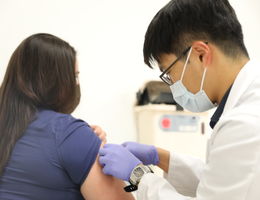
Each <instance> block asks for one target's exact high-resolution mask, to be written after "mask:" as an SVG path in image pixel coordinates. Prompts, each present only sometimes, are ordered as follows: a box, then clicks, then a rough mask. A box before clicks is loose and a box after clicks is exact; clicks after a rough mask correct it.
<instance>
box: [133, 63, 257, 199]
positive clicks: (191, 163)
mask: <svg viewBox="0 0 260 200" xmlns="http://www.w3.org/2000/svg"><path fill="white" fill-rule="evenodd" d="M206 158H207V159H206V163H203V162H202V161H200V160H199V159H195V158H192V157H187V156H183V155H179V154H177V153H171V156H170V166H169V172H168V174H165V178H163V177H159V176H156V175H154V174H146V175H144V177H143V178H142V180H141V182H140V184H139V189H138V191H137V199H138V200H148V199H149V200H188V199H192V200H193V199H194V200H195V199H196V200H260V64H257V63H255V62H254V61H249V62H248V63H247V64H246V65H245V66H244V67H243V68H242V69H241V71H240V72H239V74H238V76H237V78H236V80H235V82H234V84H233V86H232V88H231V91H230V94H229V97H228V99H227V102H226V105H225V108H224V111H223V114H222V116H221V118H220V120H219V122H218V123H217V124H216V126H215V128H214V129H213V133H212V135H211V138H210V139H209V141H208V149H207V157H206Z"/></svg>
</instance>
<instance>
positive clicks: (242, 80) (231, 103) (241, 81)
mask: <svg viewBox="0 0 260 200" xmlns="http://www.w3.org/2000/svg"><path fill="white" fill-rule="evenodd" d="M259 68H260V65H259V64H258V63H257V62H255V61H252V60H250V61H248V62H247V63H246V64H245V66H244V67H243V68H242V69H241V70H240V72H239V73H238V75H237V77H236V79H235V81H234V83H233V86H232V89H231V91H230V94H229V97H228V99H227V102H226V105H225V108H224V111H223V114H222V115H225V113H226V112H227V111H228V110H230V109H232V108H233V107H235V106H236V104H238V103H239V100H240V97H241V96H242V95H243V94H244V93H245V91H246V90H247V88H248V87H249V85H250V84H251V83H252V82H253V81H254V80H255V78H256V77H257V76H259V73H260V69H259Z"/></svg>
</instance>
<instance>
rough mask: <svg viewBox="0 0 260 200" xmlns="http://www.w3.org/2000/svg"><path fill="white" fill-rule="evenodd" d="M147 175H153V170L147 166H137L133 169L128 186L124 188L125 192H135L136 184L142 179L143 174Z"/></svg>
mask: <svg viewBox="0 0 260 200" xmlns="http://www.w3.org/2000/svg"><path fill="white" fill-rule="evenodd" d="M148 173H153V170H152V169H151V168H150V167H149V166H146V165H143V164H139V165H137V166H136V167H135V168H134V169H133V171H132V173H131V175H130V179H129V182H130V185H129V186H126V187H125V188H124V189H125V191H126V192H133V191H135V190H137V189H138V184H139V182H140V180H141V178H142V177H143V175H144V174H148Z"/></svg>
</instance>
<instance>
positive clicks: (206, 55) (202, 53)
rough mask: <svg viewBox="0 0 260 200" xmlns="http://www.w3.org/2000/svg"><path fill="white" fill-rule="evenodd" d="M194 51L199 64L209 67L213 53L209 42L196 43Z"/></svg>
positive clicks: (194, 43)
mask: <svg viewBox="0 0 260 200" xmlns="http://www.w3.org/2000/svg"><path fill="white" fill-rule="evenodd" d="M192 50H193V52H194V53H195V54H196V55H197V56H198V58H199V62H201V63H202V65H203V66H209V64H210V63H211V57H212V51H211V48H210V47H209V45H208V42H203V41H195V42H193V43H192Z"/></svg>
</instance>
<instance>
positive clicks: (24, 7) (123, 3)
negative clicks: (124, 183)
mask: <svg viewBox="0 0 260 200" xmlns="http://www.w3.org/2000/svg"><path fill="white" fill-rule="evenodd" d="M167 2H168V0H110V1H107V0H44V1H40V0H0V24H1V27H0V36H1V37H0V80H2V78H3V75H4V72H5V69H6V66H7V63H8V60H9V58H10V56H11V53H12V52H13V51H14V49H15V48H16V47H17V46H18V44H19V43H20V42H21V41H22V40H23V39H24V38H26V37H27V36H29V35H31V34H33V33H38V32H48V33H51V34H54V35H57V36H59V37H61V38H63V39H65V40H67V41H68V42H70V43H71V45H72V46H74V47H75V48H76V50H77V51H78V60H79V67H80V81H81V88H82V101H81V103H80V106H79V107H78V109H77V110H76V112H75V113H74V115H75V116H77V117H80V118H83V119H84V120H86V121H87V122H89V123H91V124H99V125H101V126H102V127H103V128H104V129H105V130H106V131H107V133H108V140H109V141H110V142H116V143H121V142H123V141H125V140H135V139H136V131H135V126H134V119H133V109H132V108H133V105H134V103H135V93H136V92H137V90H138V88H139V87H140V86H141V85H142V84H143V83H144V82H145V81H146V80H150V79H157V77H158V73H157V72H158V71H156V70H151V69H149V68H148V67H146V66H145V65H144V64H143V58H142V45H143V39H144V34H145V31H146V28H147V26H148V24H149V22H150V20H151V19H152V17H153V16H154V15H155V13H156V12H157V11H158V10H159V9H160V8H161V7H162V6H163V5H165V4H166V3H167ZM231 3H232V5H234V7H235V9H236V11H237V14H238V17H239V19H240V20H241V23H242V25H243V28H244V33H245V41H246V44H247V47H248V49H249V52H250V54H251V56H252V57H259V58H260V47H259V46H260V40H259V38H258V35H259V33H260V25H259V22H258V21H259V19H260V13H259V12H258V11H259V10H260V3H259V1H258V0H247V1H245V0H232V1H231Z"/></svg>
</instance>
